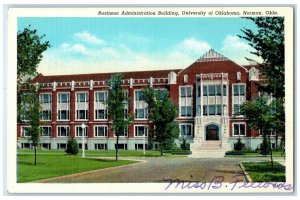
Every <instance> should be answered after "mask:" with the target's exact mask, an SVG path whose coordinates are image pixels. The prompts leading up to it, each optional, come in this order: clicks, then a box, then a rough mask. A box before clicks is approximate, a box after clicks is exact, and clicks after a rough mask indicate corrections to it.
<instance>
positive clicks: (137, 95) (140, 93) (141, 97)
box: [135, 90, 145, 101]
mask: <svg viewBox="0 0 300 200" xmlns="http://www.w3.org/2000/svg"><path fill="white" fill-rule="evenodd" d="M135 100H136V101H145V97H144V92H143V91H142V90H138V91H135Z"/></svg>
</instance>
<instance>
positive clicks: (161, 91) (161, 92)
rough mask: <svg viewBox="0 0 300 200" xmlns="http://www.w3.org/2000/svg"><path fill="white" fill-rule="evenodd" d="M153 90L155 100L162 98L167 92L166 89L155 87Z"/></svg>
mask: <svg viewBox="0 0 300 200" xmlns="http://www.w3.org/2000/svg"><path fill="white" fill-rule="evenodd" d="M155 92H156V96H157V100H163V99H164V98H165V96H166V95H167V94H168V92H167V90H166V89H157V90H155Z"/></svg>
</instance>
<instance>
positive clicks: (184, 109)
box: [180, 106, 192, 117]
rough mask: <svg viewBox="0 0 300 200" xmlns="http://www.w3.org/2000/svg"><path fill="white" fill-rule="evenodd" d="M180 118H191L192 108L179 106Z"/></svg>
mask: <svg viewBox="0 0 300 200" xmlns="http://www.w3.org/2000/svg"><path fill="white" fill-rule="evenodd" d="M180 109H181V113H180V115H181V117H191V116H192V106H181V107H180Z"/></svg>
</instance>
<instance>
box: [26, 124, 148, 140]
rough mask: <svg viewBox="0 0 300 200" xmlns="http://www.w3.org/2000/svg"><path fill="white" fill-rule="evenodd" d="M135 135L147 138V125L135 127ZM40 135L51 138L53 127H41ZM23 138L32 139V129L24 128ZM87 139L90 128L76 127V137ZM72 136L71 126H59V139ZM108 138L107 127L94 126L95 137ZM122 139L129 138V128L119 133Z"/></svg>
mask: <svg viewBox="0 0 300 200" xmlns="http://www.w3.org/2000/svg"><path fill="white" fill-rule="evenodd" d="M134 127H135V128H134V135H135V137H147V136H148V127H147V126H145V125H135V126H134ZM40 133H41V136H42V137H50V136H51V126H41V127H40ZM21 135H22V136H23V137H30V136H31V133H30V128H29V127H26V126H23V127H22V133H21ZM82 135H84V136H85V137H87V136H88V127H85V128H84V129H83V128H82V127H81V126H75V137H82ZM69 136H70V127H69V126H57V137H69ZM107 136H108V126H106V125H95V126H94V137H107ZM119 136H121V137H128V128H125V129H124V130H123V132H121V133H119Z"/></svg>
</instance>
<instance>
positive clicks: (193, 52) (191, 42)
mask: <svg viewBox="0 0 300 200" xmlns="http://www.w3.org/2000/svg"><path fill="white" fill-rule="evenodd" d="M209 49H211V46H210V45H209V44H208V43H207V42H205V41H200V40H196V39H195V38H193V37H191V38H188V39H185V40H183V41H182V42H181V43H180V44H179V45H177V47H176V50H177V51H180V52H183V53H184V54H188V55H190V56H193V57H194V56H197V57H200V56H202V55H203V54H204V53H206V52H207V51H208V50H209Z"/></svg>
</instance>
